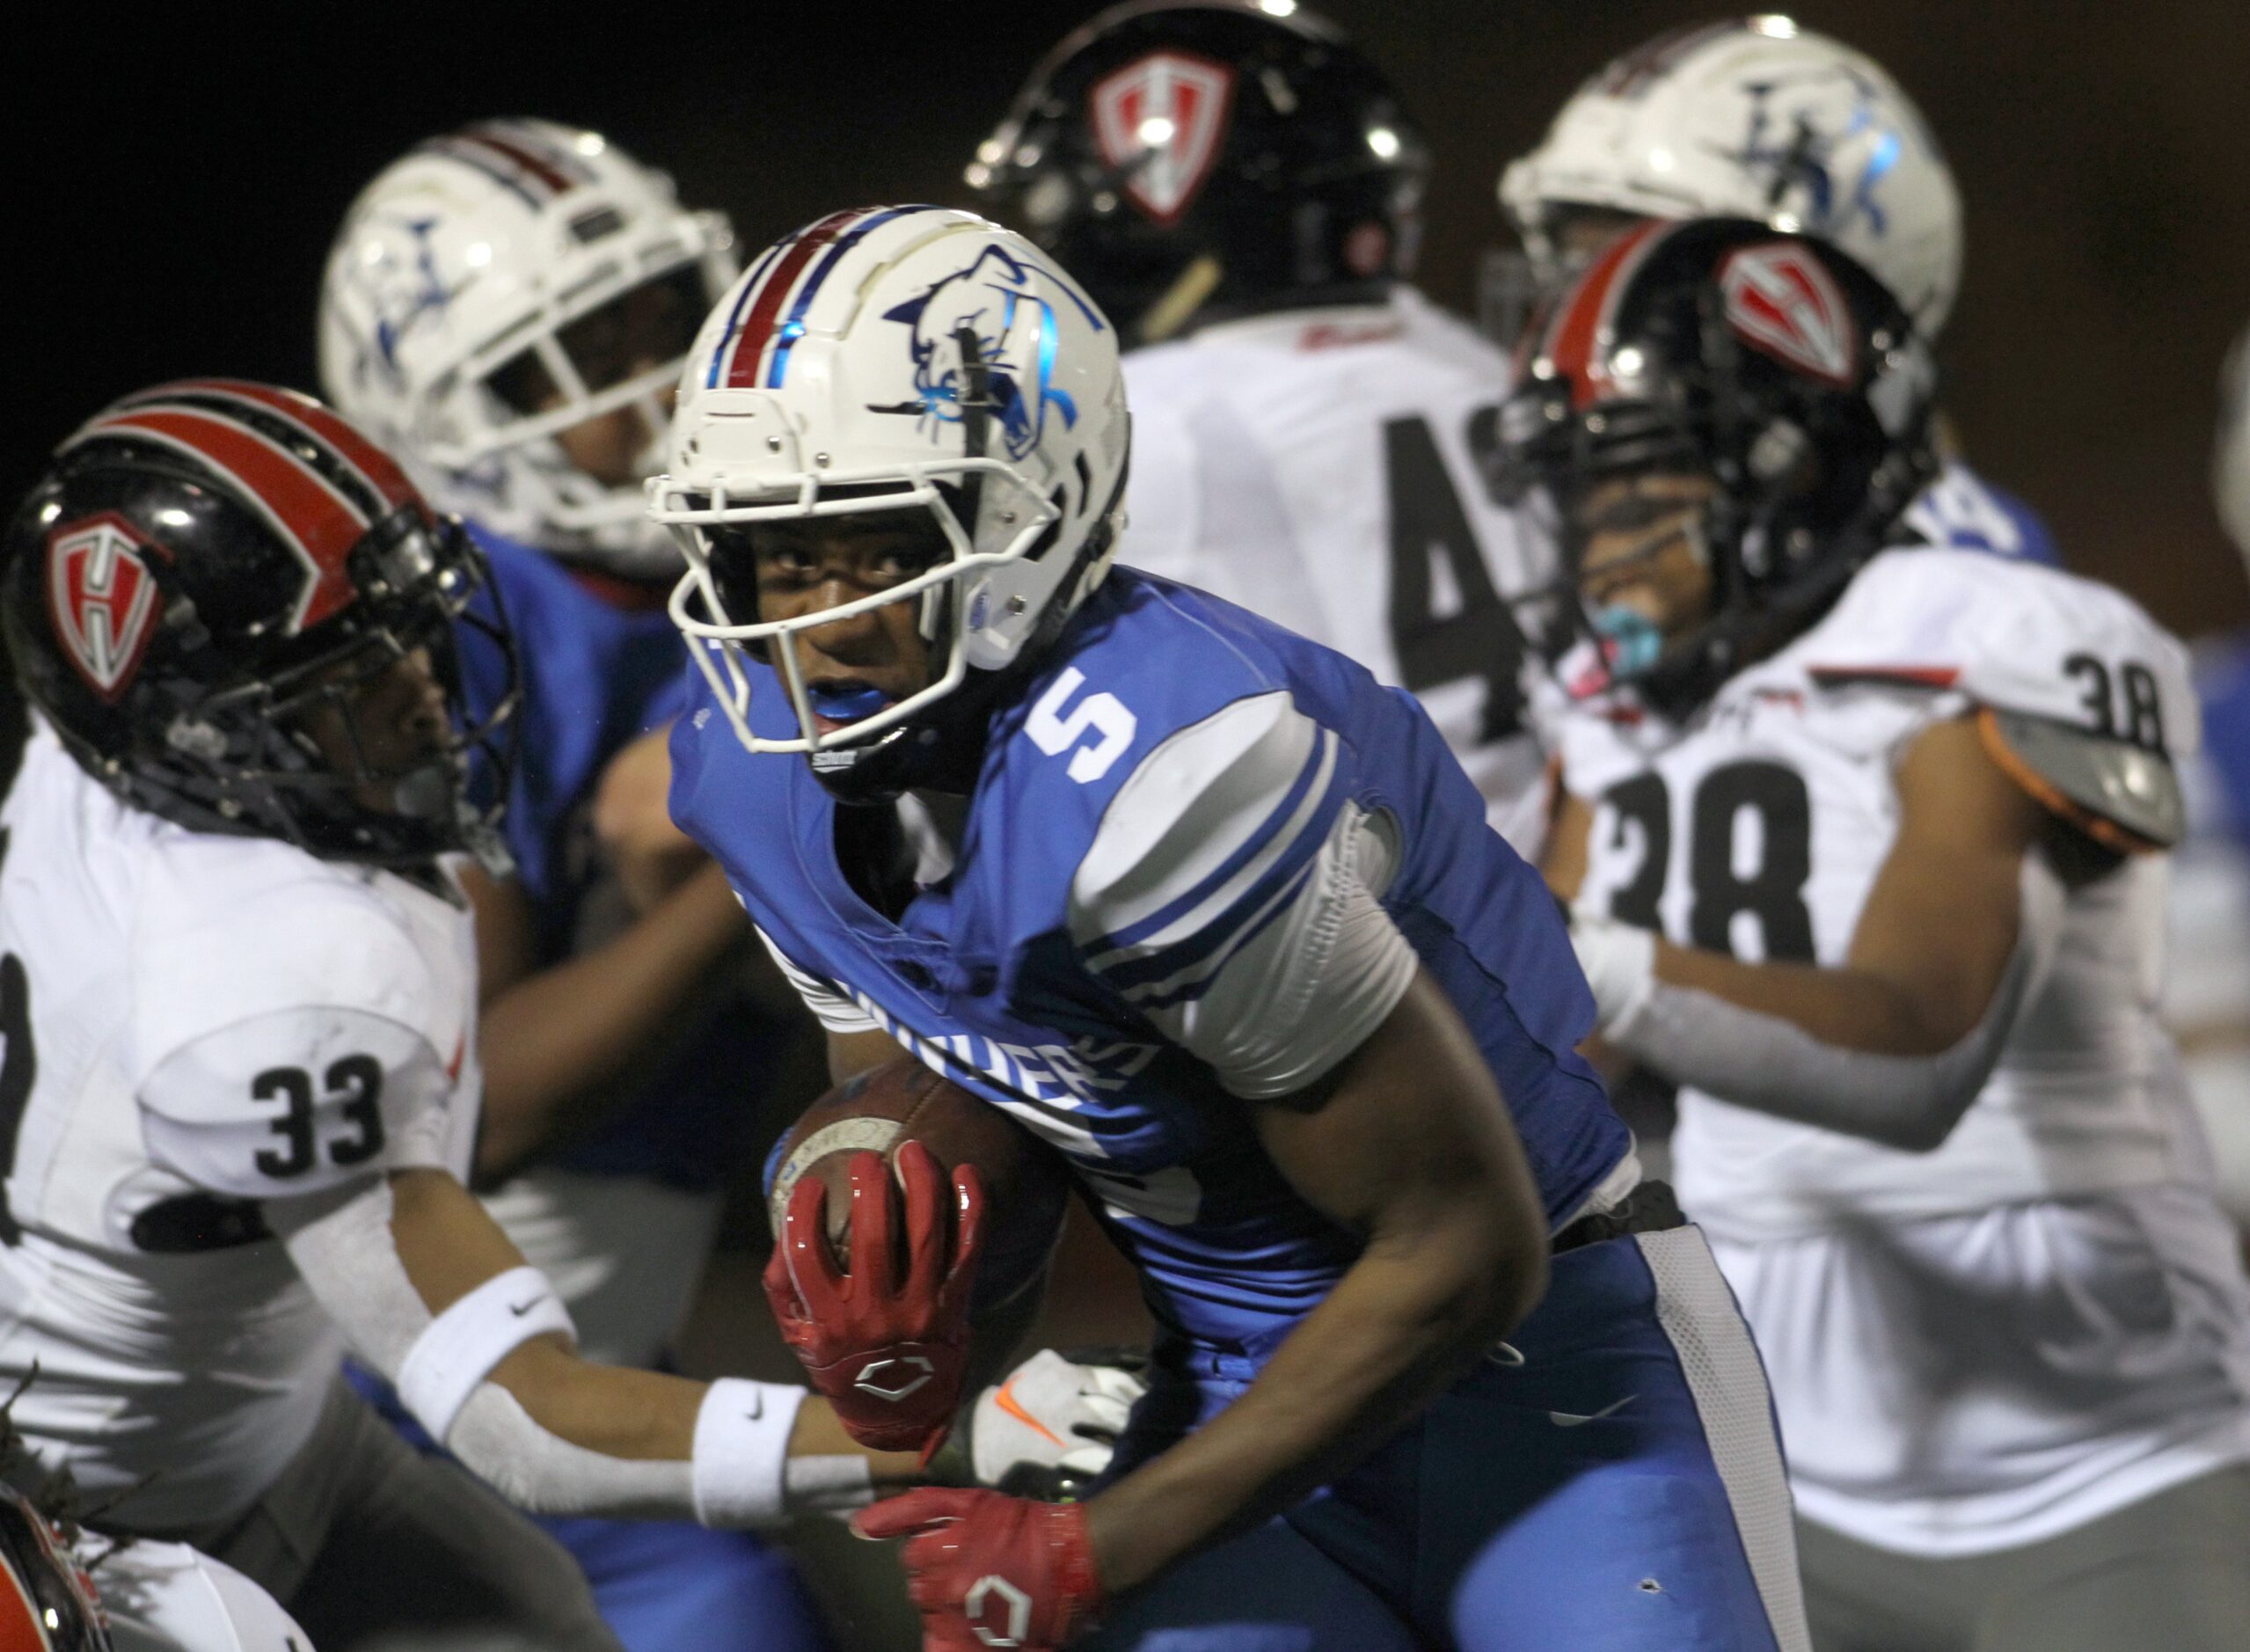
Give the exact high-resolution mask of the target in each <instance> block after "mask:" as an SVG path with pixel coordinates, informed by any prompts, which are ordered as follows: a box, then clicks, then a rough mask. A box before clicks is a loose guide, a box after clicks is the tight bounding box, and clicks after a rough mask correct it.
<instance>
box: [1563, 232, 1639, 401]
mask: <svg viewBox="0 0 2250 1652" xmlns="http://www.w3.org/2000/svg"><path fill="white" fill-rule="evenodd" d="M1671 228H1672V225H1670V224H1669V223H1644V224H1642V225H1641V226H1640V228H1638V229H1636V230H1632V231H1630V232H1628V233H1627V234H1625V235H1623V236H1620V237H1618V239H1617V240H1616V241H1614V242H1612V243H1611V245H1610V246H1609V247H1608V248H1607V249H1606V250H1605V251H1604V252H1603V253H1602V255H1601V257H1599V258H1597V259H1595V260H1594V264H1593V267H1591V268H1590V269H1589V270H1588V271H1587V272H1586V273H1585V274H1583V275H1582V276H1580V277H1579V279H1578V285H1577V286H1576V287H1575V288H1574V289H1572V291H1571V295H1570V297H1569V299H1568V300H1567V302H1566V303H1564V304H1563V306H1562V309H1561V311H1560V312H1559V313H1558V314H1557V315H1556V317H1555V318H1554V320H1553V321H1552V323H1551V324H1550V325H1549V326H1548V328H1547V340H1546V347H1545V349H1544V350H1542V351H1541V352H1540V354H1541V355H1544V356H1545V357H1546V359H1547V361H1548V362H1551V363H1552V366H1553V369H1554V370H1555V371H1556V372H1557V373H1559V374H1560V375H1561V376H1563V377H1564V378H1566V379H1567V380H1568V381H1569V384H1570V400H1571V405H1572V406H1575V407H1584V406H1588V405H1589V404H1590V403H1592V402H1593V401H1594V400H1596V394H1597V391H1599V389H1600V388H1601V385H1602V384H1607V383H1608V381H1609V368H1608V364H1607V363H1606V362H1604V361H1603V358H1602V356H1601V355H1599V354H1598V349H1599V347H1600V345H1601V342H1602V335H1603V333H1605V332H1606V331H1607V330H1608V325H1609V321H1610V318H1611V316H1612V315H1613V314H1614V313H1615V311H1616V309H1617V301H1618V296H1619V295H1620V294H1622V293H1623V292H1624V290H1625V276H1626V274H1627V273H1628V272H1629V271H1630V270H1631V269H1633V268H1635V267H1638V266H1639V265H1640V259H1641V257H1642V255H1643V254H1644V253H1645V252H1647V248H1648V246H1649V244H1650V243H1651V242H1653V241H1654V240H1655V239H1656V238H1657V237H1659V236H1661V235H1662V234H1663V233H1664V232H1665V231H1666V230H1669V229H1671ZM1597 380H1598V381H1599V383H1598V384H1597V382H1596V381H1597Z"/></svg>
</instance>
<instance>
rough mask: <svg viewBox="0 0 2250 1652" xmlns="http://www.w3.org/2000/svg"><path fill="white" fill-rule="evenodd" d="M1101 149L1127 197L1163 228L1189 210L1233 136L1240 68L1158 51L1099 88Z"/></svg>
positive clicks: (1096, 111) (1096, 116)
mask: <svg viewBox="0 0 2250 1652" xmlns="http://www.w3.org/2000/svg"><path fill="white" fill-rule="evenodd" d="M1091 98H1092V110H1093V133H1094V143H1096V145H1097V146H1099V149H1100V150H1101V157H1102V159H1103V160H1105V161H1107V162H1108V163H1109V164H1110V165H1112V166H1114V167H1115V168H1116V169H1117V170H1118V171H1119V172H1122V173H1124V174H1125V193H1126V194H1127V195H1128V196H1129V197H1130V198H1131V199H1132V201H1133V203H1134V204H1135V205H1136V206H1137V207H1139V208H1141V210H1142V211H1143V212H1145V213H1147V214H1148V215H1149V216H1151V217H1152V218H1154V219H1155V220H1156V221H1157V222H1158V223H1172V221H1173V220H1175V219H1176V218H1178V217H1179V216H1180V214H1181V213H1183V212H1185V211H1186V210H1187V203H1188V202H1189V201H1193V200H1194V198H1195V192H1196V191H1197V190H1199V189H1201V188H1202V186H1203V180H1204V179H1207V178H1208V177H1209V176H1210V172H1211V168H1212V165H1213V164H1215V163H1216V161H1217V159H1218V156H1219V150H1220V147H1221V146H1222V144H1223V143H1224V141H1225V137H1226V121H1227V115H1228V113H1230V111H1231V105H1232V102H1233V98H1234V70H1232V69H1229V68H1228V67H1227V66H1226V65H1225V64H1224V63H1216V62H1212V61H1211V60H1210V59H1209V58H1206V57H1196V56H1192V55H1189V54H1187V53H1186V52H1176V51H1162V52H1151V53H1150V54H1149V55H1147V56H1146V57H1141V58H1136V59H1135V60H1134V61H1133V62H1129V63H1128V64H1126V65H1125V67H1124V68H1122V69H1118V70H1116V71H1115V72H1114V73H1113V74H1110V75H1107V76H1105V77H1103V78H1102V79H1100V80H1099V81H1097V82H1095V83H1094V88H1093V91H1092V93H1091Z"/></svg>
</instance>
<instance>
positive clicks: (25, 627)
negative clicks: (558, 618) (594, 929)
mask: <svg viewBox="0 0 2250 1652" xmlns="http://www.w3.org/2000/svg"><path fill="white" fill-rule="evenodd" d="M4 555H5V557H6V571H5V574H4V575H0V627H4V631H5V634H6V638H7V643H8V650H9V654H10V655H11V660H12V662H13V664H14V667H15V671H16V675H17V679H18V682H19V683H20V684H21V685H22V688H23V691H24V694H25V696H26V698H27V699H28V700H29V701H30V702H31V704H32V705H33V706H34V707H36V708H37V709H38V710H39V711H40V713H43V714H44V715H45V717H46V718H47V721H48V722H49V723H51V724H52V725H53V726H54V727H55V732H56V734H57V735H60V736H61V738H62V742H63V744H64V745H65V746H66V747H68V748H69V750H70V752H71V754H72V755H73V756H74V757H76V758H77V760H78V762H79V763H80V764H82V765H84V768H85V769H86V771H87V772H88V773H90V774H91V775H92V776H93V777H94V778H96V779H98V780H99V781H100V782H101V783H102V784H103V785H105V786H107V787H108V788H109V789H110V790H111V791H113V792H114V793H116V794H117V795H118V796H119V797H121V798H122V799H123V800H125V801H127V802H128V803H131V804H133V805H134V806H135V807H136V808H143V809H147V810H149V811H150V813H152V814H156V815H162V816H164V818H165V819H167V820H171V821H173V822H178V823H179V824H180V825H183V826H186V827H190V828H192V829H194V830H198V831H213V832H230V833H237V834H241V835H245V836H256V837H278V838H281V839H282V840H284V841H286V842H289V843H293V844H296V845H297V846H298V847H300V848H303V849H304V850H307V851H309V852H311V853H313V854H315V855H318V856H320V857H322V858H324V859H335V860H351V861H360V862H364V863H367V864H370V865H376V866H401V867H413V866H425V865H427V863H428V862H429V860H430V859H432V858H433V857H435V856H436V855H438V854H441V853H444V852H449V851H455V850H467V851H469V852H473V853H476V854H478V856H479V858H480V859H486V860H488V861H491V862H494V863H497V862H498V861H499V860H500V859H502V852H501V851H500V847H499V837H498V832H497V830H496V828H497V822H498V817H499V811H500V801H499V800H500V798H502V797H503V796H504V795H505V793H506V790H507V778H508V766H509V759H510V757H511V756H512V753H511V752H510V751H509V750H508V749H506V746H505V744H504V742H503V738H502V735H503V733H504V732H512V726H511V722H510V719H511V715H512V713H513V711H514V708H515V691H514V687H513V682H514V655H513V652H512V649H511V647H510V645H509V644H508V638H507V633H506V628H505V625H503V624H501V623H500V621H499V619H498V618H497V616H498V609H497V606H496V599H488V605H486V606H485V607H484V609H483V611H482V612H479V611H478V610H471V608H470V598H471V596H472V595H474V594H475V593H476V592H477V591H478V590H479V589H480V588H485V587H486V583H487V576H486V568H485V564H484V559H483V557H482V555H481V554H480V553H479V552H478V550H477V549H476V547H475V545H473V544H472V543H471V541H470V539H469V537H468V536H467V534H466V533H465V532H464V531H463V530H462V529H461V527H460V525H459V524H458V523H456V522H454V521H452V520H450V519H448V518H442V517H439V516H437V515H435V514H434V513H432V511H431V510H430V508H429V507H428V506H427V504H425V503H424V502H423V501H422V498H421V496H420V494H419V493H416V492H415V490H414V487H413V484H412V483H411V482H409V481H408V480H407V479H406V477H405V473H404V472H403V471H400V470H399V468H398V465H397V464H394V463H392V461H391V458H390V457H388V456H387V455H386V454H384V452H383V451H382V450H380V449H379V448H377V447H376V446H375V444H374V443H372V442H369V440H368V439H367V438H366V437H365V436H364V435H361V434H360V432H359V431H358V430H356V429H354V428H353V427H352V426H351V425H349V424H347V423H346V422H345V421H344V420H342V419H340V418H339V417H337V415H336V414H335V413H332V412H331V411H330V410H329V409H328V408H327V407H325V406H323V405H322V404H320V403H319V402H318V401H315V400H314V399H312V398H310V397H309V396H302V395H299V394H297V393H296V392H295V391H286V390H277V389H274V388H273V387H271V386H269V385H265V384H246V383H243V382H240V381H237V380H229V379H196V380H187V381H183V382H181V383H179V384H164V385H160V386H158V387H157V388H156V389H153V390H148V391H142V392H140V393H139V394H137V395H133V396H128V397H126V398H124V399H123V400H121V401H119V402H116V403H113V405H112V406H108V407H106V408H105V409H103V410H102V411H101V412H100V413H97V414H96V415H95V416H94V417H93V418H92V419H91V420H89V421H88V422H87V423H86V424H85V425H84V426H83V427H81V428H79V429H78V430H77V432H76V433H75V434H73V435H71V436H70V437H69V439H68V440H67V441H65V442H63V443H62V446H61V447H60V448H58V449H56V450H55V456H54V457H53V459H52V460H50V461H49V463H48V465H47V471H46V474H45V475H44V476H42V477H41V478H40V481H39V484H38V486H35V487H33V489H32V491H31V493H30V494H29V495H28V496H27V497H26V499H25V501H24V502H23V504H22V505H21V506H20V507H19V508H18V510H17V512H16V514H15V516H14V518H13V519H12V521H11V523H9V525H8V528H7V530H6V539H5V546H4ZM457 625H463V626H471V627H475V628H478V629H481V630H484V631H486V632H489V633H490V634H491V636H492V640H493V643H494V645H495V646H496V647H498V648H499V649H500V652H501V654H502V656H503V657H504V658H505V659H506V660H507V662H508V683H509V687H508V690H507V691H504V692H503V693H502V694H501V695H500V697H499V700H498V703H497V704H495V705H492V706H490V707H488V708H486V711H485V713H484V714H483V716H482V717H481V718H480V719H479V720H478V721H477V722H476V723H475V724H474V725H473V726H472V725H471V720H470V719H469V717H468V714H467V713H466V712H465V710H464V703H463V696H462V688H461V679H460V672H459V669H458V662H457V655H456V652H455V645H456V634H455V628H456V626H457ZM417 650H422V651H427V659H428V661H429V662H430V670H431V674H432V676H433V677H434V679H435V681H436V683H438V685H439V686H440V687H441V688H442V691H443V692H444V696H445V700H446V706H447V713H448V719H449V723H450V726H451V730H452V732H451V734H450V735H449V737H447V738H445V739H444V740H443V741H442V742H439V744H438V746H437V748H436V749H418V750H417V751H416V753H415V755H414V756H413V757H412V758H411V760H407V761H404V762H400V761H396V760H394V761H393V762H391V764H389V765H388V766H385V764H384V763H382V762H381V761H378V760H377V759H376V758H373V757H370V756H369V753H368V751H367V749H366V747H365V745H364V743H363V742H362V741H361V740H360V738H359V736H358V735H357V734H356V733H354V732H353V731H352V728H351V718H350V715H349V713H350V711H351V709H352V706H353V705H354V698H355V695H356V692H357V691H359V690H360V689H361V688H362V685H366V684H369V683H374V682H375V681H376V679H377V678H379V677H381V676H384V674H385V673H387V672H389V671H390V670H391V669H392V668H393V667H394V666H395V665H396V664H397V663H398V662H399V661H400V660H402V659H404V658H405V657H406V656H407V655H409V654H413V653H414V652H415V651H417ZM324 708H326V709H327V710H328V711H330V712H332V713H342V715H339V716H332V717H330V718H329V720H328V726H329V727H340V728H341V729H342V731H343V732H342V734H341V735H340V738H342V739H343V740H344V741H346V742H347V743H348V744H349V745H350V746H351V748H352V749H353V751H354V754H355V755H354V759H353V760H352V761H349V762H338V761H336V760H335V757H334V756H333V752H332V750H331V751H330V752H329V753H327V754H325V755H324V750H323V748H322V747H321V746H320V745H319V744H318V743H317V742H316V741H315V739H314V737H313V735H312V733H311V732H310V727H309V722H310V720H311V719H314V718H317V717H320V716H321V715H323V710H324ZM472 771H473V774H472ZM486 798H489V799H490V801H489V802H485V801H481V800H483V799H486ZM378 800H379V801H380V803H381V804H382V805H383V806H378Z"/></svg>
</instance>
